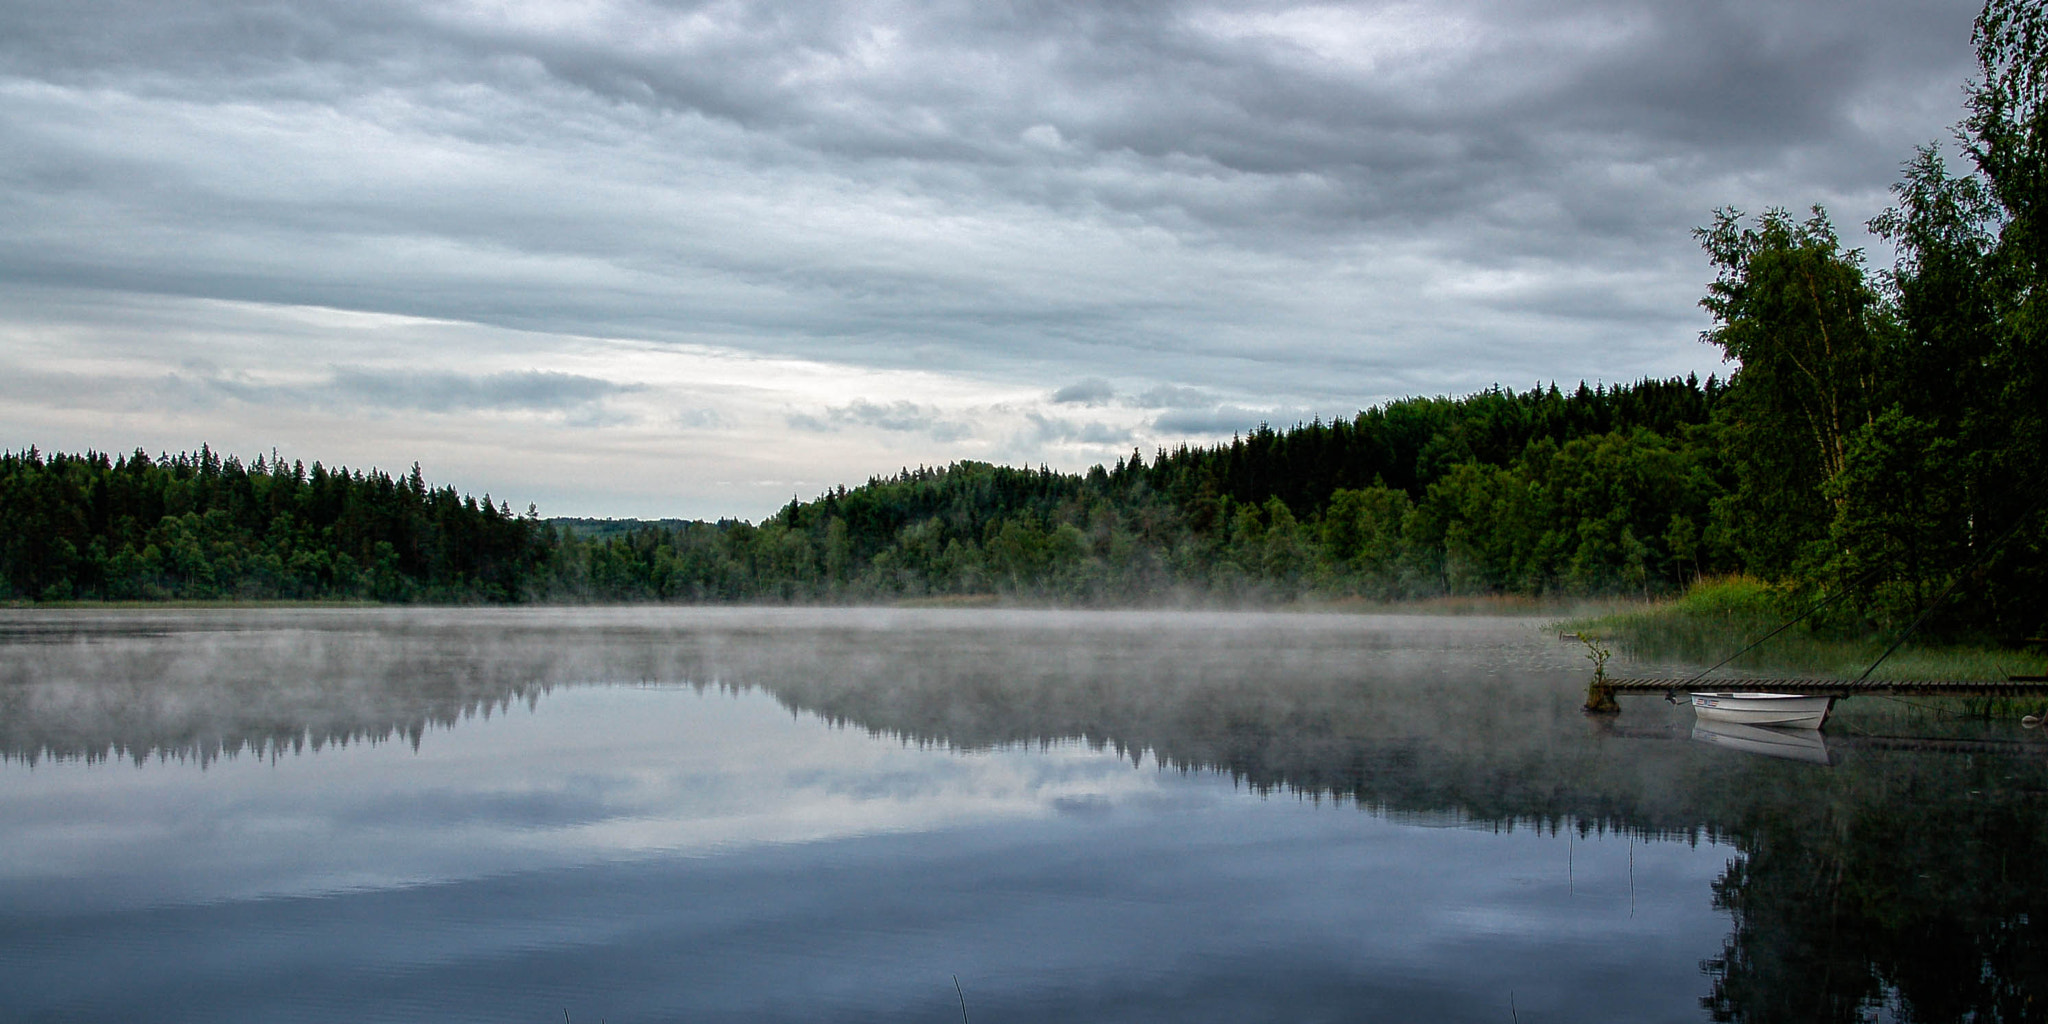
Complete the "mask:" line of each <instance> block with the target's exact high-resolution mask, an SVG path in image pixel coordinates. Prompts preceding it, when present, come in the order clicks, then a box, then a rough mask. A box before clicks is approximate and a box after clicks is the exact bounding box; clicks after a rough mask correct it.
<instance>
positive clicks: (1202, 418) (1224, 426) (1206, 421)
mask: <svg viewBox="0 0 2048 1024" xmlns="http://www.w3.org/2000/svg"><path fill="white" fill-rule="evenodd" d="M1309 418H1310V417H1309V416H1308V414H1306V413H1304V412H1300V411H1298V410H1294V411H1289V410H1273V409H1246V408H1244V407H1242V406H1236V405H1219V406H1216V407H1214V408H1211V409H1176V410H1174V411H1172V412H1168V413H1164V414H1162V415H1160V416H1159V417H1158V418H1157V419H1155V420H1153V421H1152V428H1153V429H1154V430H1157V431H1159V432H1160V433H1162V434H1209V435H1213V434H1240V433H1245V432H1247V431H1251V430H1254V429H1256V428H1257V427H1258V426H1259V424H1261V423H1264V424H1268V425H1270V426H1273V427H1275V428H1286V427H1291V426H1293V425H1294V424H1296V423H1301V422H1306V421H1307V420H1308V419H1309Z"/></svg>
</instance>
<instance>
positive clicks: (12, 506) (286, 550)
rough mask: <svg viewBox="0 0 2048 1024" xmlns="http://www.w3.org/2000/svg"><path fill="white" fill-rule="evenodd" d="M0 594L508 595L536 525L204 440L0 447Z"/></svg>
mask: <svg viewBox="0 0 2048 1024" xmlns="http://www.w3.org/2000/svg"><path fill="white" fill-rule="evenodd" d="M0 538H5V539H4V540H0V597H15V598H29V599H34V600H43V601H52V600H72V599H81V598H86V599H108V600H165V599H200V600H207V599H249V598H284V599H315V598H374V599H376V600H384V601H408V600H436V601H510V600H518V599H520V598H521V597H524V596H527V593H526V590H525V589H524V588H525V587H526V586H527V585H528V584H529V583H530V582H532V577H533V573H534V570H535V569H536V568H537V567H538V566H539V565H540V563H541V562H542V561H543V559H544V556H545V554H546V548H547V545H548V543H549V534H548V530H547V528H546V527H544V526H543V525H542V524H540V523H539V521H538V520H537V519H535V518H533V517H532V516H527V517H525V518H520V517H515V516H513V515H512V514H511V512H510V510H508V509H505V508H503V507H502V506H497V505H493V504H492V503H491V500H490V498H489V497H488V496H487V497H485V498H484V499H483V500H481V501H479V500H477V499H475V498H472V497H468V496H461V495H457V494H456V492H455V491H454V489H452V488H439V489H429V488H428V487H427V486H426V484H425V481H424V480H422V479H421V477H420V474H419V470H418V467H414V470H413V472H412V474H411V476H409V477H408V478H406V479H403V480H395V479H393V478H392V477H390V476H388V475H386V474H383V473H379V472H374V471H373V472H370V473H358V472H350V471H349V470H346V469H341V470H333V471H330V470H328V469H327V468H326V467H324V466H322V465H320V464H319V463H315V464H314V465H313V467H312V469H311V470H308V469H307V468H306V467H305V466H304V465H301V464H297V463H294V464H292V465H290V466H287V465H284V464H283V463H281V462H278V461H275V460H270V461H266V460H264V459H262V458H258V459H257V460H256V461H255V462H254V463H252V464H250V465H248V466H246V467H245V466H244V465H243V464H242V463H241V461H240V460H238V459H235V458H232V457H230V458H226V459H223V458H221V457H220V456H219V455H217V454H215V453H214V452H213V451H212V450H211V449H206V448H202V449H200V451H199V452H198V453H197V454H192V455H178V456H174V457H168V458H163V459H151V458H150V457H149V456H148V455H145V454H143V453H142V452H139V451H138V452H136V453H134V454H132V455H129V456H125V457H122V458H119V459H109V458H108V457H107V456H105V455H101V454H98V453H88V454H86V455H76V456H73V455H53V456H50V457H49V458H47V459H46V458H44V457H43V455H42V453H40V452H38V451H36V450H35V449H33V448H32V449H30V450H29V451H27V452H23V453H19V454H6V455H0Z"/></svg>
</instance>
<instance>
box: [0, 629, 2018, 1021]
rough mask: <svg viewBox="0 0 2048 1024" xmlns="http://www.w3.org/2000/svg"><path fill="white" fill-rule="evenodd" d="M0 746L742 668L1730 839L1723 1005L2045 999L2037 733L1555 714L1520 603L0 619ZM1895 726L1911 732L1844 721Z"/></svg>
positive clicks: (839, 719) (1402, 787) (1550, 662)
mask: <svg viewBox="0 0 2048 1024" xmlns="http://www.w3.org/2000/svg"><path fill="white" fill-rule="evenodd" d="M0 653H4V659H0V756H4V757H5V758H6V759H8V760H10V761H26V762H29V763H31V764H33V763H35V762H37V761H39V760H42V759H47V758H57V759H74V758H82V759H102V758H110V757H120V758H127V759H130V760H133V761H135V762H137V763H138V764H139V763H144V762H147V761H150V760H153V759H169V760H188V761H198V762H200V763H202V764H204V763H208V762H210V761H212V760H213V759H217V758H221V757H237V756H246V755H248V754H251V753H253V754H255V755H257V756H265V757H277V756H285V755H289V754H297V753H300V752H302V751H306V750H313V751H317V750H319V749H321V748H322V747H323V746H325V745H327V744H330V743H353V742H364V741H369V742H385V741H402V742H410V743H412V744H413V745H415V746H417V745H419V744H420V743H421V742H423V741H424V740H425V738H426V737H427V736H428V735H429V734H430V733H431V732H433V731H434V730H436V729H446V728H454V727H457V726H458V724H459V723H461V722H462V721H464V720H465V719H468V718H471V717H475V716H488V715H489V714H491V713H493V712H494V711H496V710H498V709H502V708H506V707H509V706H510V705H511V704H512V703H514V702H520V703H526V704H529V705H531V704H533V703H534V702H536V701H538V699H539V698H540V697H541V696H542V695H544V694H546V693H547V692H548V691H549V690H550V689H552V688H554V687H559V686H568V685H583V684H646V683H657V684H665V685H674V684H681V685H691V686H696V687H700V688H709V687H734V688H738V687H758V688H760V689H762V690H764V691H766V692H768V693H770V694H772V695H773V696H774V697H775V698H776V699H777V700H778V701H780V702H781V703H782V704H783V705H785V706H786V707H788V708H789V709H791V710H792V711H798V712H807V713H811V714H814V715H816V716H818V717H820V718H822V719H824V720H826V721H828V722H831V723H834V724H836V725H840V726H845V727H852V728H859V729H864V730H867V731H869V732H871V733H873V734H876V735H878V736H885V737H893V738H897V739H900V740H903V741H905V742H911V743H916V744H924V745H934V746H939V747H942V748H950V749H959V750H975V749H986V748H989V747H993V746H999V745H1019V744H1047V743H1052V742H1056V741H1066V740H1075V739H1078V740H1081V741H1084V742H1087V743H1089V744H1092V745H1095V746H1097V747H1100V748H1106V749H1113V750H1115V751H1117V752H1119V753H1121V754H1124V755H1125V756H1129V757H1134V758H1135V757H1138V756H1140V755H1141V754H1143V753H1145V752H1149V753H1150V754H1151V755H1152V756H1154V757H1155V758H1156V760H1157V761H1158V762H1159V763H1161V764H1162V765H1167V766H1170V767H1173V768H1177V769H1179V770H1183V771H1216V772H1221V773H1225V774H1228V775H1229V776H1231V777H1232V778H1234V779H1236V780H1239V781H1240V782H1241V783H1243V784H1245V785H1247V786H1249V787H1250V788H1252V789H1255V790H1258V791H1262V792H1272V791H1287V792H1294V793H1300V794H1303V795H1307V796H1311V797H1314V798H1316V799H1333V800H1337V801H1342V802H1350V803H1355V804H1357V805H1358V806H1360V807H1361V808H1365V809H1368V810H1372V811H1374V812H1376V813H1391V814H1395V815H1428V816H1437V817H1442V816H1446V815H1449V816H1456V817H1459V818H1462V819H1465V820H1467V821H1470V822H1476V823H1480V824H1491V825H1492V826H1493V827H1496V828H1518V827H1536V828H1540V829H1557V828H1574V829H1578V830H1580V831H1582V832H1585V831H1596V830H1597V831H1615V832H1623V833H1627V834H1630V835H1635V836H1638V837H1641V838H1644V839H1666V840H1669V839H1678V840H1681V841H1697V840H1698V839H1701V838H1712V839H1716V840H1719V841H1724V842H1727V843H1729V844H1731V845H1732V846H1733V847H1734V848H1735V849H1736V850H1737V851H1738V855H1737V856H1736V857H1734V858H1733V859H1732V860H1731V861H1730V863H1729V865H1728V868H1727V870H1726V872H1725V873H1724V874H1723V876H1722V877H1721V879H1720V880H1719V881H1718V882H1717V883H1716V884H1715V885H1714V889H1713V894H1712V899H1713V900H1714V904H1715V906H1717V907H1718V908H1720V909H1723V910H1725V911H1726V912H1727V913H1728V914H1729V916H1730V918H1731V920H1732V923H1733V928H1732V931H1731V933H1730V934H1729V936H1728V937H1727V939H1726V941H1725V944H1724V949H1723V952H1722V955H1721V956H1720V957H1718V958H1716V959H1713V960H1711V961H1708V962H1707V963H1705V964H1703V965H1702V968H1703V970H1704V971H1705V972H1706V973H1707V975H1708V977H1709V979H1710V981H1711V994H1710V995H1708V996H1707V997H1706V998H1705V999H1704V1000H1703V1003H1704V1004H1705V1006H1704V1008H1705V1009H1706V1010H1707V1011H1708V1012H1709V1014H1710V1015H1711V1016H1712V1018H1713V1019H1715V1020H1723V1021H1755V1022H1775V1021H1856V1020H1867V1019H1871V1017H1872V1015H1873V1013H1881V1014H1882V1015H1883V1016H1884V1017H1885V1018H1888V1019H1894V1020H1914V1021H1962V1020H1976V1021H1987V1020H1995V1021H2023V1020H2039V1019H2043V1018H2044V1017H2048V1000H2044V999H2043V998H2042V997H2041V996H2039V995H2037V993H2044V992H2048V958H2044V943H2043V941H2042V939H2043V936H2042V923H2043V922H2048V879H2044V877H2043V874H2042V870H2041V869H2042V867H2043V866H2044V865H2048V801H2044V799H2043V797H2044V795H2048V758H2044V754H2048V744H2044V743H2042V742H2040V741H2039V739H2038V737H2034V736H2022V735H2020V734H2019V733H2018V730H2016V729H2008V728H2006V727H2003V726H1992V725H1986V724H1972V723H1967V722H1956V721H1952V720H1945V719H1941V718H1938V717H1925V718H1917V719H1907V720H1904V721H1903V722H1902V721H1899V720H1896V719H1886V720H1884V721H1882V722H1879V718H1880V717H1881V716H1877V715H1874V714H1873V713H1872V712H1871V711H1870V710H1869V709H1868V708H1867V707H1865V708H1863V709H1859V707H1858V706H1857V704H1856V703H1854V702H1852V703H1851V704H1850V705H1847V706H1845V708H1844V712H1843V714H1842V715H1841V716H1840V718H1839V725H1837V726H1836V727H1834V728H1835V732H1834V733H1833V734H1832V735H1831V738H1830V740H1829V743H1830V746H1831V748H1832V749H1831V752H1830V757H1831V758H1832V759H1833V760H1834V761H1835V762H1836V763H1835V764H1834V765H1833V766H1832V767H1829V766H1825V765H1816V764H1806V763H1799V762H1796V761H1789V760H1776V759H1772V758H1766V757H1757V756H1748V755H1743V754H1740V753H1736V752H1731V751H1728V750H1721V749H1714V748H1712V747H1710V746H1708V745H1706V744H1701V743H1693V742H1690V741H1689V740H1688V739H1687V736H1688V733H1689V728H1690V722H1689V716H1684V715H1683V714H1682V713H1674V712H1671V711H1669V710H1668V709H1662V708H1659V707H1645V706H1640V705H1639V706H1632V707H1631V709H1630V711H1629V712H1628V713H1627V714H1625V715H1624V716H1623V722H1622V724H1621V725H1614V726H1603V725H1602V724H1601V723H1599V722H1589V721H1588V720H1587V719H1585V718H1584V717H1583V716H1581V715H1580V714H1579V713H1578V712H1577V710H1576V705H1577V700H1578V698H1579V696H1580V691H1581V688H1582V685H1583V677H1582V669H1581V668H1580V666H1578V665H1576V664H1574V658H1573V656H1572V652H1570V651H1558V650H1555V649H1554V648H1552V647H1549V646H1547V645H1546V644H1545V643H1544V642H1543V641H1542V640H1541V638H1540V637H1538V636H1537V635H1536V634H1535V632H1534V630H1533V629H1532V628H1531V624H1529V623H1518V622H1513V621H1499V620H1496V621H1479V620H1450V619H1434V620H1432V619H1397V618H1391V617H1382V618H1371V619H1367V618H1358V617H1342V618H1340V617H1321V616H1200V617H1186V616H1174V615H1164V614H1125V615H1104V614H1095V615H1087V614H1054V613H1044V614H1013V613H992V612H991V613H960V612H944V613H939V612H927V613H911V612H845V611H840V612H800V611H786V612H760V611H731V612H702V611H699V612H672V611H617V610H612V611H604V610H585V611H576V612H517V611H502V610H501V611H488V612H459V611H438V612H437V611H420V610H408V611H402V612H400V611H394V612H382V611H362V612H350V613H335V612H317V613H316V612H270V613H262V612H242V613H232V614H229V613H220V614H209V615H179V614H175V613H155V614H152V615H146V616H143V615H100V616H90V615H82V616H68V617H67V616H51V615H49V614H47V613H37V614H33V615H29V614H17V615H15V616H14V617H13V618H9V619H5V620H0ZM1876 725H1882V726H1883V728H1884V729H1885V731H1888V732H1897V731H1898V730H1899V729H1901V728H1910V729H1914V730H1919V731H1920V732H1921V733H1922V734H1923V735H1927V736H1931V737H1933V738H1934V739H1933V740H1932V741H1929V742H1914V741H1902V740H1899V739H1896V738H1892V739H1882V738H1872V737H1868V736H1859V735H1858V733H1859V732H1861V733H1868V732H1870V731H1871V730H1872V728H1874V727H1875V726H1876Z"/></svg>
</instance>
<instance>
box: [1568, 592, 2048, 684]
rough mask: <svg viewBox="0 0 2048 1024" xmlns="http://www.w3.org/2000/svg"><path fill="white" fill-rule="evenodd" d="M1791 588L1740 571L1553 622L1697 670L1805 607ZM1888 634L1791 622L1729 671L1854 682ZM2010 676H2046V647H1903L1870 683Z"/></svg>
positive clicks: (1808, 599)
mask: <svg viewBox="0 0 2048 1024" xmlns="http://www.w3.org/2000/svg"><path fill="white" fill-rule="evenodd" d="M1813 600H1814V598H1813V597H1812V596H1811V595H1810V594H1795V593H1793V592H1792V591H1791V590H1790V589H1788V588H1785V587H1779V586H1774V585H1772V584H1769V583H1765V582H1763V581H1762V580H1758V579H1755V578H1752V577H1748V576H1726V577H1720V578H1715V579H1704V580H1700V581H1699V582H1697V583H1694V584H1693V586H1692V587H1691V589H1689V590H1687V591H1686V592H1685V594H1684V596H1682V597H1680V598H1678V599H1676V600H1673V601H1668V602H1664V603H1661V604H1656V605H1651V606H1649V607H1646V608H1639V609H1635V610H1630V611H1624V612H1619V613H1615V614H1610V615H1602V616H1597V617H1591V618H1582V619H1576V620H1572V621H1569V622H1565V623H1560V627H1561V628H1564V629H1570V630H1575V631H1577V632H1581V633H1591V634H1594V635H1597V636H1601V637H1604V638H1607V639H1610V640H1612V641H1613V642H1615V643H1616V644H1617V645H1618V646H1620V647H1621V649H1622V651H1623V653H1625V654H1626V655H1628V656H1629V657H1631V658H1634V659H1641V660H1653V661H1683V662H1690V663H1695V664H1698V665H1700V666H1702V667H1704V666H1707V665H1711V664H1713V663H1714V662H1717V661H1720V660H1721V659H1722V658H1725V657H1727V656H1728V655H1730V654H1733V653H1734V652H1736V651H1738V650H1740V649H1741V648H1743V647H1744V646H1746V645H1748V644H1749V643H1751V642H1753V641H1755V640H1756V639H1758V638H1760V637H1762V636H1764V635H1765V634H1766V633H1769V632H1770V631H1771V630H1773V629H1776V628H1777V627H1778V626H1780V625H1781V624H1783V623H1784V622H1785V621H1786V620H1788V619H1791V618H1793V617H1795V616H1797V615H1798V614H1799V613H1801V612H1803V611H1805V610H1806V609H1807V607H1809V606H1810V605H1811V604H1812V602H1813ZM1894 639H1896V636H1895V635H1894V634H1888V633H1877V632H1860V633H1859V632H1856V631H1854V629H1853V627H1852V626H1846V625H1845V624H1844V623H1843V622H1842V621H1841V619H1839V618H1836V619H1833V620H1824V621H1823V624H1822V625H1821V626H1820V627H1818V628H1816V627H1815V626H1814V625H1812V624H1811V623H1801V624H1799V625H1796V626H1793V627H1792V628H1790V629H1788V630H1786V631H1785V632H1783V633H1780V634H1778V635H1777V636H1775V637H1772V638H1771V639H1770V640H1769V641H1767V642H1766V643H1764V644H1762V645H1761V646H1759V647H1758V648H1757V649H1756V650H1754V651H1751V652H1749V653H1748V654H1745V655H1743V656H1742V657H1740V658H1738V659H1736V660H1735V661H1734V662H1731V663H1730V664H1729V666H1728V668H1729V669H1732V670H1736V671H1740V672H1752V673H1769V674H1774V675H1795V674H1796V675H1801V676H1822V677H1840V678H1845V679H1854V678H1856V677H1857V676H1860V675H1862V674H1863V670H1864V669H1866V668H1868V667H1870V664H1871V662H1874V661H1876V660H1877V658H1878V656H1879V655H1881V654H1883V653H1884V650H1885V648H1886V647H1889V646H1891V643H1892V641H1893V640H1894ZM2013 675H2048V652H2044V651H2040V650H2015V649H2012V648H2001V647H1987V646H1954V645H1939V644H1915V643H1910V642H1909V643H1907V644H1906V645H1905V646H1903V647H1900V648H1899V649H1898V651H1897V652H1895V653H1894V654H1892V656H1891V657H1890V658H1887V659H1885V662H1884V664H1882V665H1880V666H1879V667H1878V669H1877V671H1876V672H1873V673H1872V674H1871V678H1873V679H1896V680H1901V681H1920V680H1958V681H1970V682H1985V681H2003V680H2004V679H2005V678H2006V677H2007V676H2013Z"/></svg>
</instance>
